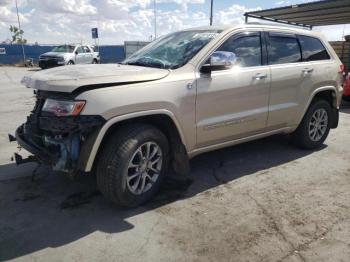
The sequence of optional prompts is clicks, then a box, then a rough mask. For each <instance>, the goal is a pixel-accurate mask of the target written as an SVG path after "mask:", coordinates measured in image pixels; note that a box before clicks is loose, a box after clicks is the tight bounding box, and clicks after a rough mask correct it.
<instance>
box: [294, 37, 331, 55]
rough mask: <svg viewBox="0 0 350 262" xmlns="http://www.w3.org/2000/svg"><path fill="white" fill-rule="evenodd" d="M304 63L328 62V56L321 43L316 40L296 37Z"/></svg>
mask: <svg viewBox="0 0 350 262" xmlns="http://www.w3.org/2000/svg"><path fill="white" fill-rule="evenodd" d="M298 38H299V41H300V45H301V49H302V53H303V60H304V61H318V60H328V59H330V56H329V54H328V52H327V50H326V48H325V47H324V45H323V44H322V43H321V41H320V40H319V39H317V38H314V37H310V36H303V35H300V36H298Z"/></svg>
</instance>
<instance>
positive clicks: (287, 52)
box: [268, 34, 301, 65]
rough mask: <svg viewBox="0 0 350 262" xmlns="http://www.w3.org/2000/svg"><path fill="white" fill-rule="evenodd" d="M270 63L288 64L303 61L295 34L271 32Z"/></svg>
mask: <svg viewBox="0 0 350 262" xmlns="http://www.w3.org/2000/svg"><path fill="white" fill-rule="evenodd" d="M268 59H269V64H271V65H274V64H286V63H296V62H300V61H301V52H300V47H299V43H298V39H297V38H296V37H295V36H294V35H290V36H289V35H284V34H281V35H279V34H269V50H268Z"/></svg>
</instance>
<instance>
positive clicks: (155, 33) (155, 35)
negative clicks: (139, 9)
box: [153, 0, 157, 40]
mask: <svg viewBox="0 0 350 262" xmlns="http://www.w3.org/2000/svg"><path fill="white" fill-rule="evenodd" d="M156 1H157V0H154V2H153V12H154V40H156V39H157V3H156Z"/></svg>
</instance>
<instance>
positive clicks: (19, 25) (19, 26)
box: [16, 0, 26, 65]
mask: <svg viewBox="0 0 350 262" xmlns="http://www.w3.org/2000/svg"><path fill="white" fill-rule="evenodd" d="M16 11H17V21H18V30H19V32H20V33H21V22H20V21H19V14H18V5H17V0H16ZM21 44H22V54H23V64H24V65H25V64H26V54H25V53H24V45H23V34H22V33H21Z"/></svg>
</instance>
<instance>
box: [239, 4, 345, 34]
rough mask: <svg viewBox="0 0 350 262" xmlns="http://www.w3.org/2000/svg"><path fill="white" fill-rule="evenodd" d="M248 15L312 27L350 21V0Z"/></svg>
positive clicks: (268, 10) (300, 5) (288, 7)
mask: <svg viewBox="0 0 350 262" xmlns="http://www.w3.org/2000/svg"><path fill="white" fill-rule="evenodd" d="M244 15H245V17H246V22H247V20H248V17H252V18H258V19H263V20H268V21H272V22H278V23H283V24H291V25H297V26H304V27H309V28H312V27H313V26H324V25H338V24H349V23H350V0H325V1H317V2H311V3H305V4H299V5H291V6H286V7H280V8H273V9H265V10H261V11H253V12H247V13H245V14H244Z"/></svg>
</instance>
